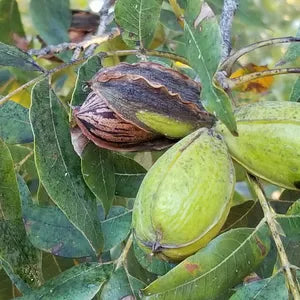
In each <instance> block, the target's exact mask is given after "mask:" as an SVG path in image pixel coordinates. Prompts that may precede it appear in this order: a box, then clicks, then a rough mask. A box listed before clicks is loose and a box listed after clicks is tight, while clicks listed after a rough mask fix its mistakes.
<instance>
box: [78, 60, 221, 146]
mask: <svg viewBox="0 0 300 300" xmlns="http://www.w3.org/2000/svg"><path fill="white" fill-rule="evenodd" d="M90 86H91V88H92V90H93V92H92V93H91V94H90V95H89V96H88V98H87V99H86V101H85V102H84V103H83V105H82V106H81V107H77V108H75V109H74V111H73V115H74V117H75V120H76V122H77V124H78V125H79V127H80V128H81V129H82V131H83V133H84V134H85V135H86V136H87V137H88V138H89V139H91V140H92V141H93V142H95V144H97V145H98V146H100V147H105V148H108V149H120V150H126V151H130V150H134V151H136V150H147V149H148V150H153V149H163V148H166V147H168V146H170V145H171V144H173V143H174V140H176V139H179V138H181V137H184V136H186V135H187V134H189V133H191V132H192V131H194V130H195V129H197V128H200V127H211V126H212V125H213V124H214V122H215V118H214V116H212V115H211V114H209V113H208V112H206V111H205V110H204V108H203V106H202V104H201V102H200V101H199V95H200V90H201V87H200V85H199V84H198V83H196V82H195V81H193V80H191V79H190V78H189V77H187V76H185V75H183V74H181V73H179V72H177V71H175V70H173V69H170V68H166V67H164V66H162V65H159V64H156V63H151V62H142V63H138V64H127V63H121V64H119V65H117V66H114V67H109V68H103V69H101V70H100V71H99V72H98V73H97V74H96V75H95V76H94V77H93V79H92V80H91V81H90ZM170 139H171V140H173V141H170ZM143 144H144V145H143Z"/></svg>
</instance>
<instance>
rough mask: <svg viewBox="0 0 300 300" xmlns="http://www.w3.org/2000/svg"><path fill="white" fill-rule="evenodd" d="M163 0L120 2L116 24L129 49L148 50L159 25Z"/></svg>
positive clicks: (129, 0) (128, 0) (116, 14)
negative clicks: (121, 31)
mask: <svg viewBox="0 0 300 300" xmlns="http://www.w3.org/2000/svg"><path fill="white" fill-rule="evenodd" d="M161 4H162V0H118V1H117V3H116V5H115V18H116V22H117V23H118V24H119V25H120V27H121V29H122V30H123V33H122V37H123V40H124V41H125V43H126V44H127V45H128V46H129V47H133V48H134V47H140V48H147V47H148V46H149V45H150V43H151V41H152V39H153V36H154V32H155V29H156V26H157V24H158V20H159V15H160V8H161Z"/></svg>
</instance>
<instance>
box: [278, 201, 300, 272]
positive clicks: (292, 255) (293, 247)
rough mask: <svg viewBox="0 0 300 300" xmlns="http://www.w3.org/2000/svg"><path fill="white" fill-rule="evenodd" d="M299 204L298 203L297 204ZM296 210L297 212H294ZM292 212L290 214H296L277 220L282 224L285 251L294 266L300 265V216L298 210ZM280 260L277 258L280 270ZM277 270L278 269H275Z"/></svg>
mask: <svg viewBox="0 0 300 300" xmlns="http://www.w3.org/2000/svg"><path fill="white" fill-rule="evenodd" d="M295 203H297V202H295ZM294 209H295V210H294ZM294 209H292V210H291V211H290V213H296V214H292V215H284V216H280V217H277V218H276V221H277V222H278V223H279V224H280V226H281V228H282V230H283V232H284V234H285V236H282V237H281V239H282V242H283V244H284V249H285V251H286V254H287V256H288V258H289V262H290V263H291V264H292V265H295V266H299V265H300V256H299V252H300V235H299V232H300V215H299V214H297V208H296V206H295V208H294ZM298 209H299V207H298ZM280 267H281V265H280V260H279V257H277V268H280ZM275 268H276V267H275Z"/></svg>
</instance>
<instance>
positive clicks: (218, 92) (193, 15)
mask: <svg viewBox="0 0 300 300" xmlns="http://www.w3.org/2000/svg"><path fill="white" fill-rule="evenodd" d="M184 35H185V39H186V56H187V59H188V61H189V63H190V65H191V66H192V67H193V68H194V69H195V71H196V72H197V73H198V75H199V77H200V80H201V83H202V91H201V99H202V101H203V105H204V106H205V108H206V109H207V110H208V111H209V112H211V113H213V114H215V115H216V116H217V117H218V118H219V119H220V120H221V121H222V122H223V123H224V124H225V125H226V126H227V127H228V129H229V130H230V131H231V132H233V133H235V132H236V130H237V128H236V123H235V119H234V116H233V112H232V106H231V101H230V98H229V97H228V95H227V94H226V93H225V91H224V90H222V89H221V88H219V87H217V86H216V85H215V84H214V75H215V73H216V72H217V70H218V66H219V63H220V59H221V52H222V49H221V44H222V37H221V31H220V27H219V24H218V21H217V18H216V16H215V15H214V14H213V12H212V11H211V9H210V8H209V6H208V5H207V4H206V2H203V1H199V0H190V1H188V5H187V9H186V11H185V22H184Z"/></svg>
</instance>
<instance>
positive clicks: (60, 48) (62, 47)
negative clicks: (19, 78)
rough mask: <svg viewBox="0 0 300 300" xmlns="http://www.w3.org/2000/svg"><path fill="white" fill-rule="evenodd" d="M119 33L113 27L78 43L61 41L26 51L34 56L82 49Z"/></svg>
mask: <svg viewBox="0 0 300 300" xmlns="http://www.w3.org/2000/svg"><path fill="white" fill-rule="evenodd" d="M119 35H120V30H119V29H118V28H113V29H112V30H111V32H109V33H107V34H103V35H100V36H94V37H92V38H91V39H89V40H86V41H82V42H80V43H62V44H58V45H55V46H48V47H45V48H42V49H39V50H37V49H31V50H29V51H28V54H29V55H35V56H44V55H47V54H55V53H60V52H63V51H66V50H74V49H77V48H80V49H82V50H85V49H87V48H88V47H89V46H91V45H94V44H96V45H99V44H101V43H103V42H106V41H108V40H111V39H113V38H115V37H117V36H119Z"/></svg>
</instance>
